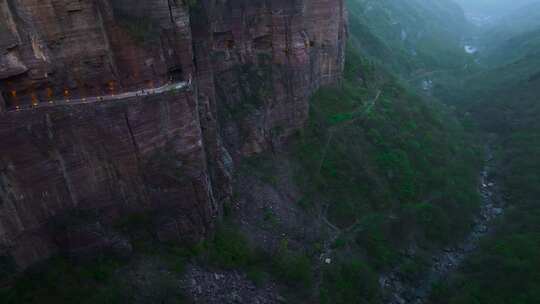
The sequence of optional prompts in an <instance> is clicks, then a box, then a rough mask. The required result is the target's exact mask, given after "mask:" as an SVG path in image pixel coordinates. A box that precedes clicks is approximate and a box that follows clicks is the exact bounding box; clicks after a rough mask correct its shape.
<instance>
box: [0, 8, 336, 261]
mask: <svg viewBox="0 0 540 304" xmlns="http://www.w3.org/2000/svg"><path fill="white" fill-rule="evenodd" d="M0 12H1V14H2V18H0V90H1V93H2V94H1V96H2V98H0V106H1V108H0V255H4V256H10V257H12V258H13V259H14V261H15V262H16V263H17V265H19V266H20V267H21V268H24V267H26V266H28V265H30V264H32V263H33V262H35V261H38V260H41V259H43V258H46V257H48V256H50V255H52V254H54V253H57V252H59V251H64V252H67V253H79V252H89V251H93V250H106V249H111V248H112V249H115V248H116V249H118V248H119V247H120V248H123V250H128V247H129V246H128V245H129V244H128V245H125V242H124V241H123V239H122V236H121V235H120V234H118V233H117V232H115V230H114V228H113V227H114V226H115V225H114V224H115V222H117V221H118V220H119V219H120V218H122V217H124V216H126V215H127V214H132V213H134V212H143V213H145V214H147V215H150V217H151V219H152V220H151V222H152V225H153V226H154V227H155V231H156V236H157V237H158V238H159V239H162V240H180V241H189V240H197V239H199V238H201V237H202V236H204V235H205V234H206V233H207V232H208V231H209V230H210V229H211V227H212V223H213V221H214V219H215V218H217V217H219V214H220V210H221V207H222V204H223V203H224V202H226V201H227V200H228V199H229V198H230V194H231V182H230V180H231V174H232V172H233V167H234V163H235V162H236V161H239V160H240V159H241V158H242V157H246V156H249V155H253V154H256V153H260V152H263V151H265V150H267V149H273V148H278V147H279V146H280V145H281V144H282V143H283V142H284V141H285V139H287V137H289V135H291V134H292V133H293V132H295V131H296V130H298V129H300V128H302V126H303V124H304V123H305V121H306V118H307V115H308V98H309V96H310V95H311V94H312V93H313V91H314V90H316V89H317V88H319V87H320V86H321V85H331V84H335V83H337V82H339V79H340V77H341V72H342V69H343V63H344V47H345V38H346V16H345V9H344V7H343V2H342V0H222V1H215V0H199V1H185V3H184V1H180V0H138V1H134V0H0ZM176 81H189V82H190V83H191V84H190V86H189V87H188V88H187V89H182V90H173V91H170V92H165V93H161V94H154V95H150V96H145V97H131V98H126V99H118V100H115V101H106V102H95V103H87V104H85V103H80V104H71V105H69V104H65V103H62V104H56V105H52V106H42V105H43V104H48V103H49V101H51V100H52V101H54V102H55V103H57V102H58V101H60V100H69V99H74V98H85V97H90V96H102V95H111V94H117V93H120V92H125V91H132V90H138V89H141V88H149V87H154V86H158V85H160V84H163V83H166V82H176ZM32 104H34V105H37V106H35V107H32V108H30V107H29V106H30V105H32ZM17 108H19V110H16V109H17Z"/></svg>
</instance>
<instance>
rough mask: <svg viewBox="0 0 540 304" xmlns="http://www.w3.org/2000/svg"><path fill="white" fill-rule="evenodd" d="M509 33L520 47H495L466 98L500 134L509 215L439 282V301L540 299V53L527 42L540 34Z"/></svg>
mask: <svg viewBox="0 0 540 304" xmlns="http://www.w3.org/2000/svg"><path fill="white" fill-rule="evenodd" d="M539 29H540V27H539ZM507 39H508V41H521V42H522V43H521V44H518V45H516V48H518V50H517V51H516V50H512V49H507V45H506V44H504V43H503V44H502V45H501V46H500V48H499V49H495V50H494V53H497V54H500V57H499V59H496V60H495V61H494V63H495V64H494V65H495V66H497V67H496V68H493V69H490V70H485V71H483V72H482V73H480V74H479V75H474V76H472V77H469V78H468V79H467V81H466V82H467V83H468V85H466V86H465V90H464V93H463V96H464V102H463V104H461V107H463V108H464V110H463V111H464V112H466V111H468V112H469V113H471V114H472V115H473V116H474V117H476V119H477V121H478V124H479V126H480V127H481V128H482V129H483V130H484V131H486V132H490V133H495V134H497V135H498V137H499V140H498V141H499V142H498V146H499V151H498V153H497V158H498V162H499V163H500V167H499V168H498V170H499V172H498V174H497V177H498V178H499V181H500V182H501V184H502V185H503V190H504V194H505V198H506V199H505V201H506V203H507V206H506V208H505V209H506V213H505V215H504V217H503V218H502V219H501V220H500V222H499V223H497V227H496V231H495V232H494V233H493V234H492V235H490V237H489V238H487V239H485V240H484V241H483V243H482V244H481V247H480V250H478V251H477V252H475V253H474V254H473V255H472V256H471V257H469V258H468V259H467V260H466V262H465V264H464V265H463V267H462V269H461V270H460V271H459V272H458V273H457V274H456V275H454V276H453V278H452V280H450V282H449V283H447V284H440V285H439V286H437V288H436V289H435V292H434V293H433V294H432V299H431V303H433V304H468V303H475V304H476V303H478V304H499V303H500V304H502V303H505V304H506V303H516V304H518V303H519V304H533V303H540V276H539V273H540V224H539V223H540V175H539V172H540V120H539V119H538V118H539V117H540V102H539V101H540V100H539V96H540V56H539V53H538V50H537V49H534V48H530V49H527V48H522V46H524V45H527V44H531V43H537V42H536V40H535V39H537V38H534V37H533V36H527V35H523V34H519V35H517V36H514V37H512V36H509V37H507Z"/></svg>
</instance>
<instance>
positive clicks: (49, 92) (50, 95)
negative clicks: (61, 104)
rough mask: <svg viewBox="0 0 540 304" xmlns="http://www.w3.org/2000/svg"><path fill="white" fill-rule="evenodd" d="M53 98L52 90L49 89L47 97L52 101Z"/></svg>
mask: <svg viewBox="0 0 540 304" xmlns="http://www.w3.org/2000/svg"><path fill="white" fill-rule="evenodd" d="M52 96H53V91H52V89H51V88H47V97H48V98H49V99H50V98H52Z"/></svg>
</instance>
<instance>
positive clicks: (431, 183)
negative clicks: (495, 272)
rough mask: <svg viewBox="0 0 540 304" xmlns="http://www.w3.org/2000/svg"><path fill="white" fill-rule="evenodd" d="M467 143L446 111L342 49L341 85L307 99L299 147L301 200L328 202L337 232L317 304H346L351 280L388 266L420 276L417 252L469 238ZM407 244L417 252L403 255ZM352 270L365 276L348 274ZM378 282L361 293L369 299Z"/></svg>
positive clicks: (475, 159) (471, 183)
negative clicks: (333, 254) (344, 58)
mask: <svg viewBox="0 0 540 304" xmlns="http://www.w3.org/2000/svg"><path fill="white" fill-rule="evenodd" d="M471 142H472V141H471V138H468V136H467V135H466V131H465V130H464V129H463V127H462V126H461V125H460V123H459V122H458V121H457V120H455V119H453V118H452V113H451V111H450V110H449V109H448V108H446V107H444V106H442V105H440V104H438V103H436V102H428V101H425V100H423V99H422V98H421V97H419V96H417V95H415V94H413V93H411V92H410V91H409V90H407V89H406V88H404V87H403V86H401V85H400V84H399V83H398V82H397V80H396V78H395V77H394V76H392V75H391V74H388V73H386V72H384V70H383V69H382V68H381V67H380V66H378V65H376V64H374V63H372V62H370V61H368V60H365V59H363V58H361V57H359V56H358V55H357V52H356V51H355V50H354V49H353V48H352V47H350V48H349V49H348V57H347V64H346V72H345V80H344V82H343V84H342V86H341V87H339V88H327V89H322V90H320V91H319V92H318V93H317V94H316V95H315V96H314V97H313V99H312V103H311V113H310V120H309V125H308V127H307V128H306V130H304V131H303V132H302V134H300V135H299V137H298V140H297V145H296V148H295V157H296V159H297V161H298V162H299V163H300V164H301V165H302V166H301V169H300V171H299V172H298V174H297V181H298V183H299V185H300V186H301V187H302V189H304V193H305V196H304V198H303V200H302V204H303V205H304V206H317V205H323V206H325V207H326V210H327V212H326V213H327V214H326V216H327V218H328V220H329V221H330V222H331V223H333V224H334V225H335V226H337V227H339V228H340V229H341V231H342V233H341V235H340V237H339V239H338V241H336V244H335V245H334V246H335V247H336V252H337V254H338V256H341V258H340V261H339V262H338V263H337V264H336V265H338V266H335V267H338V268H337V269H336V268H332V269H328V270H327V272H325V275H324V283H323V287H322V289H321V297H322V300H324V299H327V300H326V301H327V302H326V303H351V302H350V299H352V298H354V297H356V296H357V293H358V292H359V290H363V289H358V286H355V283H354V282H355V280H356V281H359V280H361V281H362V282H364V283H363V284H365V282H366V281H365V280H364V279H361V278H363V277H364V276H367V277H366V278H368V277H370V273H371V274H373V273H374V271H380V270H384V269H388V268H389V267H393V266H394V265H401V267H402V270H403V272H404V273H407V274H408V275H417V274H418V273H421V271H422V269H423V267H424V266H425V265H426V262H427V261H425V260H424V259H423V257H422V255H423V254H427V252H429V250H430V249H431V248H435V247H438V246H443V245H445V244H449V243H452V242H453V241H457V240H459V239H460V238H461V237H462V236H463V235H465V233H466V232H467V231H468V230H469V229H470V225H471V222H472V217H473V214H474V213H475V212H476V211H477V208H478V203H479V198H478V196H477V191H476V185H477V175H478V172H479V166H480V163H481V157H482V153H480V150H479V149H478V147H476V146H475V145H474V144H471ZM411 246H412V247H413V248H417V252H418V254H417V256H416V257H413V258H409V257H407V258H405V257H404V255H403V252H405V251H407V249H408V248H411ZM351 267H352V268H353V269H355V268H358V269H364V271H362V272H359V273H358V274H356V275H353V274H351V273H349V272H348V271H347V269H350V268H351ZM340 269H341V270H340ZM358 284H360V283H358ZM362 286H363V285H362ZM376 286H377V284H375V285H374V287H373V288H374V289H372V288H367V287H366V288H367V289H366V290H364V295H365V296H367V297H368V298H372V299H373V301H374V302H373V303H376V301H377V300H376V299H377V297H376V296H375V295H376V294H377V293H378V291H377V288H375V287H376ZM364 287H365V286H364ZM353 290H356V291H353ZM338 299H343V301H342V302H340V301H339V300H338ZM336 301H337V302H336ZM352 303H355V302H352ZM366 303H367V302H366Z"/></svg>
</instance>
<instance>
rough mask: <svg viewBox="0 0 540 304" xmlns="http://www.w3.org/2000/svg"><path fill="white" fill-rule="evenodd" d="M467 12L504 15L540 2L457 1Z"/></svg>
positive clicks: (535, 0) (536, 0) (512, 0)
mask: <svg viewBox="0 0 540 304" xmlns="http://www.w3.org/2000/svg"><path fill="white" fill-rule="evenodd" d="M455 1H456V2H458V3H459V4H460V5H461V6H462V7H463V8H464V9H465V11H467V12H470V13H483V14H488V15H502V14H505V13H508V12H509V11H512V10H514V9H518V8H520V7H522V6H524V5H527V4H530V3H534V2H540V0H455Z"/></svg>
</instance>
